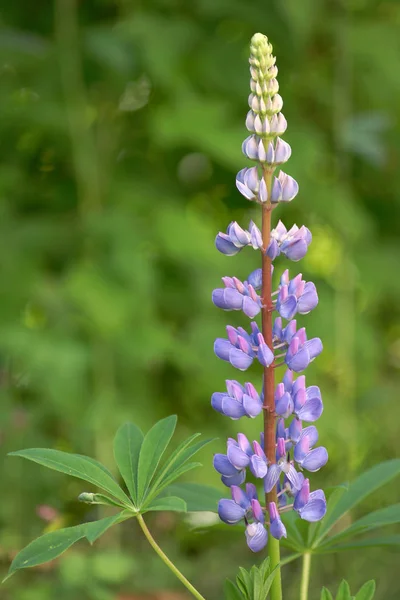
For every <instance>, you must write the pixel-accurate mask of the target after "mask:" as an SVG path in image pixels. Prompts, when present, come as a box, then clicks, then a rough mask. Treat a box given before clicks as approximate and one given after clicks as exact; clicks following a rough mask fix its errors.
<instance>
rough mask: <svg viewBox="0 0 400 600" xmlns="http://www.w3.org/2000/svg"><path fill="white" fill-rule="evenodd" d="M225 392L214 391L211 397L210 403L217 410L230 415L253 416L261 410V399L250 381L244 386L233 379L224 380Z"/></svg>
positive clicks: (238, 416)
mask: <svg viewBox="0 0 400 600" xmlns="http://www.w3.org/2000/svg"><path fill="white" fill-rule="evenodd" d="M226 389H227V393H222V392H215V393H214V394H213V395H212V397H211V405H212V407H213V408H214V410H216V411H217V412H219V413H221V414H222V415H225V416H227V417H230V418H231V419H240V417H244V416H246V417H250V418H254V417H256V416H257V415H259V414H260V412H261V411H262V401H261V398H260V396H259V395H258V393H257V391H256V389H255V387H254V386H253V384H252V383H249V382H248V383H245V384H244V387H243V386H242V385H240V383H239V382H237V381H235V380H229V379H227V380H226Z"/></svg>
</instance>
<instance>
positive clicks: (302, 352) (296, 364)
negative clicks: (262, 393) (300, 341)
mask: <svg viewBox="0 0 400 600" xmlns="http://www.w3.org/2000/svg"><path fill="white" fill-rule="evenodd" d="M285 362H286V364H287V366H288V367H289V369H291V370H292V371H296V373H300V372H301V371H304V369H306V368H307V367H308V365H309V364H310V355H309V353H308V351H307V348H305V346H303V347H302V348H300V349H299V350H298V352H296V354H294V355H292V356H291V357H288V355H286V357H285Z"/></svg>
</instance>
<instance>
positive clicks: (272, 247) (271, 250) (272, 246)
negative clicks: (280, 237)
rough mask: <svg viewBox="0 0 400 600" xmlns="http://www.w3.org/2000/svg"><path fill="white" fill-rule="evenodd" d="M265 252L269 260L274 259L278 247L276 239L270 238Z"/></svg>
mask: <svg viewBox="0 0 400 600" xmlns="http://www.w3.org/2000/svg"><path fill="white" fill-rule="evenodd" d="M234 254H236V253H235V252H234ZM266 254H267V256H268V257H269V258H270V259H271V260H275V258H276V257H277V256H279V254H280V249H279V245H278V242H277V241H276V240H274V239H272V240H271V241H270V243H269V245H268V248H267V251H266Z"/></svg>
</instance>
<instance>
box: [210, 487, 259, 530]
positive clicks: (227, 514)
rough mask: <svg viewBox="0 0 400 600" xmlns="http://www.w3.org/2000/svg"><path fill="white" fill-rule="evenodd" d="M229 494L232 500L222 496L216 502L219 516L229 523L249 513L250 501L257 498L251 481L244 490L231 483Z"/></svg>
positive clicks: (236, 521) (231, 523) (235, 521)
mask: <svg viewBox="0 0 400 600" xmlns="http://www.w3.org/2000/svg"><path fill="white" fill-rule="evenodd" d="M231 494H232V500H228V499H227V498H223V499H222V500H220V501H219V503H218V514H219V518H220V519H221V521H224V522H225V523H228V524H229V525H233V524H235V523H239V521H241V520H242V519H244V517H245V516H246V515H249V513H250V511H251V501H252V500H253V499H257V492H256V488H255V486H254V485H253V484H252V483H247V484H246V492H244V491H243V490H242V489H241V488H240V487H238V486H237V485H232V486H231ZM249 518H250V516H249Z"/></svg>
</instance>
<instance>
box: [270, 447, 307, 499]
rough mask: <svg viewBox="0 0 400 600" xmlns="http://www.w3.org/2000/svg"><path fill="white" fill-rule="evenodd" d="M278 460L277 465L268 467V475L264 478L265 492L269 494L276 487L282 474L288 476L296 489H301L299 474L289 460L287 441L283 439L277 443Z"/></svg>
mask: <svg viewBox="0 0 400 600" xmlns="http://www.w3.org/2000/svg"><path fill="white" fill-rule="evenodd" d="M276 460H277V462H276V464H273V465H270V466H269V467H268V473H267V475H266V477H265V478H264V489H265V491H266V492H267V493H268V492H270V491H271V490H272V488H274V487H275V486H276V484H277V483H278V481H279V477H280V476H281V474H282V473H284V474H285V475H286V477H287V478H288V479H289V481H290V482H291V484H292V485H293V486H294V487H295V488H296V489H300V487H301V484H300V481H299V479H298V473H297V471H296V469H295V468H294V466H293V464H292V463H291V462H290V461H288V460H287V456H286V447H285V440H284V439H283V438H278V441H277V449H276Z"/></svg>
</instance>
